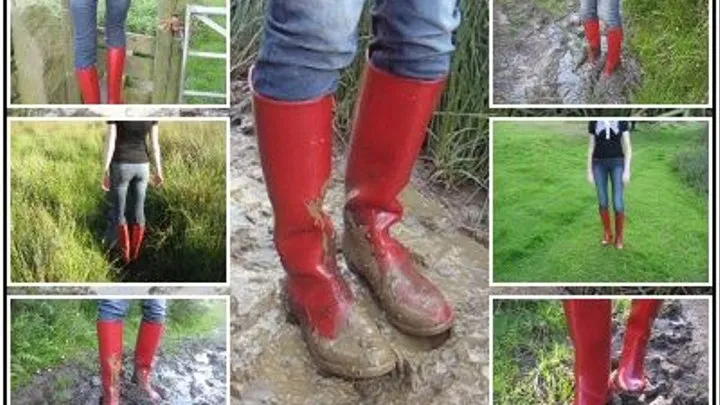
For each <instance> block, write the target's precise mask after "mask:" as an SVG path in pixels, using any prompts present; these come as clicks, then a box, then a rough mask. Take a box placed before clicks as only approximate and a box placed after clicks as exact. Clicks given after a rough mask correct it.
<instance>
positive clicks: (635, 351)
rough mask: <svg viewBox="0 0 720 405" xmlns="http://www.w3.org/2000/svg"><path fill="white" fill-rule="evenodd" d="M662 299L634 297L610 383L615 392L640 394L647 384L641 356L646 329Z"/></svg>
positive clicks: (643, 353) (644, 347)
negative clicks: (618, 357)
mask: <svg viewBox="0 0 720 405" xmlns="http://www.w3.org/2000/svg"><path fill="white" fill-rule="evenodd" d="M661 306H662V300H653V299H636V300H633V301H632V308H631V309H630V317H629V318H628V321H627V326H626V327H625V337H624V339H623V348H622V354H621V356H620V366H619V367H618V369H617V370H616V371H615V373H614V374H613V378H612V382H613V386H614V388H615V389H616V390H618V391H624V392H627V393H641V392H642V391H644V390H645V387H646V386H647V378H646V377H645V355H646V354H647V345H648V342H649V341H650V332H651V330H652V325H653V322H654V321H655V318H656V317H657V314H658V312H659V311H660V307H661Z"/></svg>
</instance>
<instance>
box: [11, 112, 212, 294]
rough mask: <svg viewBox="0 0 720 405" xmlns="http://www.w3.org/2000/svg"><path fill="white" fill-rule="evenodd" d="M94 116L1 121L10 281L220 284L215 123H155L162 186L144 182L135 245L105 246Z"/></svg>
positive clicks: (98, 129)
mask: <svg viewBox="0 0 720 405" xmlns="http://www.w3.org/2000/svg"><path fill="white" fill-rule="evenodd" d="M105 131H106V128H105V124H104V123H102V122H92V123H88V122H13V123H12V124H11V146H10V148H11V149H10V153H11V177H10V182H11V183H10V184H11V193H10V197H11V200H10V204H11V207H10V209H11V218H12V225H11V246H12V249H11V269H12V270H11V277H12V281H14V282H112V281H148V282H149V281H162V282H172V281H195V282H210V281H213V282H223V281H225V272H226V270H225V264H226V258H225V252H226V249H225V247H226V243H225V241H226V228H225V199H226V198H225V197H226V190H225V150H226V149H225V139H226V138H225V132H226V128H225V123H223V122H175V123H166V122H161V123H160V144H161V149H162V155H163V169H164V174H165V185H164V186H163V187H162V188H159V189H158V188H155V187H151V186H150V187H148V194H147V199H146V204H145V214H146V218H147V233H146V241H145V242H144V250H143V252H142V255H141V257H140V259H139V260H138V261H137V262H134V263H131V264H130V265H128V266H125V267H123V266H121V264H120V261H119V260H117V255H116V254H112V253H113V252H114V250H110V251H109V246H108V243H107V240H108V238H107V234H108V231H107V230H108V229H114V226H112V225H111V222H110V214H109V210H110V203H109V197H110V196H109V194H106V193H104V192H103V191H102V189H101V188H100V179H101V174H102V150H103V137H104V133H105Z"/></svg>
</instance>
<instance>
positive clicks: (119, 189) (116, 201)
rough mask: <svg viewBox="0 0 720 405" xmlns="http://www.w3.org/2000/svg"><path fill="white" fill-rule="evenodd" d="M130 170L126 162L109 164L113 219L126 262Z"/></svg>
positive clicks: (128, 250)
mask: <svg viewBox="0 0 720 405" xmlns="http://www.w3.org/2000/svg"><path fill="white" fill-rule="evenodd" d="M132 177H133V175H132V171H131V170H130V169H129V166H128V164H127V163H113V164H111V165H110V181H111V187H112V193H113V221H114V223H115V224H116V225H117V227H118V244H119V246H120V251H121V252H122V255H123V259H124V260H125V262H126V263H128V262H129V261H130V232H129V230H128V225H127V219H126V218H125V208H126V204H127V197H128V186H129V185H130V180H131V179H132Z"/></svg>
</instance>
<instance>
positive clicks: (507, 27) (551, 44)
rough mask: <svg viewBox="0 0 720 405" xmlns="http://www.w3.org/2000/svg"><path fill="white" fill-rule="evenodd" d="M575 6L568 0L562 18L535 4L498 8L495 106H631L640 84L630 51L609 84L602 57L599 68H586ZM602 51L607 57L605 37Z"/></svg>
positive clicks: (517, 0) (506, 3)
mask: <svg viewBox="0 0 720 405" xmlns="http://www.w3.org/2000/svg"><path fill="white" fill-rule="evenodd" d="M559 3H561V2H559ZM577 3H578V2H577V1H568V0H566V1H565V2H564V3H562V5H559V6H558V7H561V8H562V10H563V11H562V12H558V13H551V12H549V11H547V10H546V9H543V8H542V7H540V6H538V5H536V4H535V3H534V2H533V1H523V0H503V1H496V2H495V3H494V6H493V16H492V18H493V30H494V32H493V35H494V38H493V47H492V49H493V58H494V62H493V65H494V66H493V99H494V100H493V101H494V102H495V103H498V104H625V103H629V102H631V100H630V97H631V93H632V91H633V89H635V88H637V86H639V84H640V76H641V74H640V67H639V64H638V63H637V61H636V60H635V58H634V57H633V56H632V55H630V54H629V52H628V51H627V49H625V50H624V51H623V60H622V66H621V67H620V68H619V70H617V72H616V74H614V75H612V76H611V77H610V78H603V77H601V70H602V65H603V64H604V56H603V58H602V59H603V60H601V61H600V63H599V64H597V65H596V66H591V65H589V64H588V63H584V62H585V60H584V55H585V51H584V47H585V43H584V32H583V28H582V24H581V23H580V17H579V15H578V13H579V9H578V5H577ZM626 29H627V28H626ZM628 31H629V30H628ZM630 36H631V35H626V37H628V38H629V37H630ZM626 41H627V40H626ZM602 49H603V55H605V53H606V49H607V45H606V41H605V36H604V35H603V38H602Z"/></svg>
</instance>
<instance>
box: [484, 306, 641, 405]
mask: <svg viewBox="0 0 720 405" xmlns="http://www.w3.org/2000/svg"><path fill="white" fill-rule="evenodd" d="M627 308H628V301H627V300H620V301H617V302H616V306H615V312H616V313H619V314H623V315H621V316H624V314H625V313H626V312H627ZM492 356H493V370H492V372H493V395H494V401H493V403H494V404H498V405H535V404H565V403H571V401H572V397H573V386H574V382H573V349H572V345H571V344H570V339H569V337H568V332H567V326H566V322H565V315H564V313H563V308H562V303H561V301H559V300H496V301H494V308H493V353H492Z"/></svg>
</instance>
